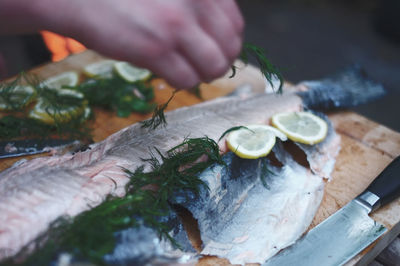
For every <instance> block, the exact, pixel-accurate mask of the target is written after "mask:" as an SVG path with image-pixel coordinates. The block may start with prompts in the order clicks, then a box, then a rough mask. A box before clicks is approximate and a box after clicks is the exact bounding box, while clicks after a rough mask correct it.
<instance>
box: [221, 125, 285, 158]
mask: <svg viewBox="0 0 400 266" xmlns="http://www.w3.org/2000/svg"><path fill="white" fill-rule="evenodd" d="M246 128H247V129H246ZM246 128H241V129H239V130H236V131H233V132H231V133H230V134H229V136H228V137H227V139H226V143H227V145H228V148H229V149H230V150H231V151H232V152H234V153H235V154H236V155H237V156H239V157H240V158H244V159H257V158H260V157H263V156H266V155H268V153H270V151H271V149H272V147H274V145H275V141H276V136H277V135H278V137H282V138H283V140H285V139H286V137H285V136H283V134H282V133H281V132H279V131H278V130H276V129H275V128H273V127H271V126H267V125H249V126H246Z"/></svg>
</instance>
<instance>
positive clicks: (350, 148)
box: [0, 51, 400, 265]
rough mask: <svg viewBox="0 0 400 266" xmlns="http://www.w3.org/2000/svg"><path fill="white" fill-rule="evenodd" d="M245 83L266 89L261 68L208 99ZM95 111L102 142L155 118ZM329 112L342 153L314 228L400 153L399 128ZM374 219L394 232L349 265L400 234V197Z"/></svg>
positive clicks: (42, 71) (91, 58)
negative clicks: (127, 127)
mask: <svg viewBox="0 0 400 266" xmlns="http://www.w3.org/2000/svg"><path fill="white" fill-rule="evenodd" d="M101 59H103V57H102V56H100V55H98V54H96V53H94V52H92V51H86V52H83V53H81V54H77V55H73V56H71V57H69V58H67V59H65V60H63V61H61V62H57V63H50V64H46V65H43V66H40V67H37V68H35V69H33V70H32V71H30V72H31V73H35V74H37V75H39V76H40V77H42V78H47V77H50V76H54V75H56V74H59V73H61V72H64V71H70V70H73V71H78V72H81V70H82V68H83V67H84V66H86V65H87V64H90V63H93V62H96V61H99V60H101ZM244 84H251V85H252V87H254V88H256V89H258V90H262V89H263V88H264V86H265V85H264V80H263V79H262V77H261V75H260V73H259V72H258V71H257V69H256V68H254V67H251V66H247V67H244V66H242V67H241V70H240V71H239V72H238V74H237V76H236V77H235V78H233V79H228V78H226V77H224V78H221V79H219V80H217V81H214V82H213V83H211V84H207V85H206V84H203V85H201V90H202V94H203V97H204V99H206V100H208V99H212V98H216V97H220V96H223V95H226V94H229V93H230V92H232V91H233V90H234V89H235V88H236V87H237V86H240V85H244ZM153 85H154V87H155V92H156V98H155V101H156V102H158V103H164V102H165V101H166V100H167V99H168V98H169V97H170V96H171V93H172V91H173V90H172V89H171V88H170V87H169V86H168V85H167V84H166V83H164V82H163V81H162V80H155V81H154V83H153ZM201 101H202V100H200V99H199V98H197V97H196V96H195V95H193V94H191V93H188V92H186V91H182V92H179V93H177V94H176V97H174V99H173V100H172V102H171V103H170V104H169V106H168V110H172V109H176V108H179V107H182V106H189V105H193V104H197V103H199V102H201ZM95 115H96V116H95V120H94V121H93V122H92V123H93V124H92V126H93V128H94V132H93V133H94V141H101V140H103V139H105V138H106V137H107V136H109V135H110V134H112V133H114V132H116V131H118V130H120V129H122V128H124V127H126V126H128V125H130V124H132V123H135V122H138V121H141V120H143V119H146V118H148V117H149V115H140V114H132V115H130V116H129V117H128V118H119V117H117V116H116V115H115V113H112V112H109V111H105V110H102V109H95ZM328 115H329V117H330V119H331V120H332V121H333V124H334V126H335V128H336V130H337V132H338V133H339V134H340V136H341V151H340V153H339V156H338V158H337V162H336V165H335V169H334V172H333V179H332V181H330V182H327V183H326V188H325V195H324V198H323V201H322V203H321V206H320V208H319V210H318V212H317V214H316V216H315V218H314V220H313V222H312V225H311V226H310V228H312V227H314V226H315V225H317V224H319V223H320V222H321V221H323V220H324V219H326V218H327V217H329V216H330V215H331V214H333V213H334V212H335V211H337V210H338V209H339V208H341V207H343V206H344V205H345V204H346V203H348V202H349V201H350V200H352V199H353V198H354V197H356V196H357V195H358V194H359V193H360V192H362V191H363V190H364V189H365V188H366V187H367V186H368V184H369V183H370V182H371V181H372V180H373V179H374V178H375V177H376V176H377V175H378V174H379V173H380V172H381V171H382V170H383V169H384V168H385V167H386V166H387V165H388V164H389V163H390V162H391V161H392V160H393V159H394V158H395V157H396V156H398V155H400V134H399V133H398V132H395V131H393V130H391V129H389V128H387V127H384V126H382V125H380V124H377V123H375V122H373V121H371V120H368V119H366V118H365V117H362V116H360V115H358V114H356V113H353V112H347V111H342V112H334V113H330V114H328ZM31 157H32V156H31ZM31 157H29V156H28V157H26V158H28V159H29V158H31ZM19 159H21V158H13V159H1V160H0V170H3V169H5V168H8V167H9V166H10V165H12V164H13V163H14V162H16V161H18V160H19ZM372 218H373V219H375V220H376V221H378V222H380V223H383V224H384V225H385V226H386V227H387V228H388V229H389V230H388V232H387V233H386V234H384V235H383V236H382V237H381V238H380V239H378V240H377V241H376V242H375V243H373V244H372V245H370V246H369V247H368V248H367V249H365V250H364V251H363V252H361V253H360V254H358V255H357V256H356V257H355V258H353V259H352V260H351V261H350V262H349V263H348V265H356V264H359V265H365V264H367V263H369V262H371V261H372V260H373V259H374V258H375V257H376V256H377V255H378V254H379V253H380V252H381V251H382V250H383V249H384V248H385V247H386V246H387V245H388V244H389V243H390V242H391V241H392V240H393V239H395V237H396V236H397V235H398V234H399V233H400V199H399V200H396V201H395V202H393V203H391V204H389V205H387V206H385V207H383V208H382V209H379V210H378V211H376V212H375V213H374V214H372ZM199 264H200V265H229V263H228V261H226V260H222V259H218V258H206V259H202V260H200V263H199Z"/></svg>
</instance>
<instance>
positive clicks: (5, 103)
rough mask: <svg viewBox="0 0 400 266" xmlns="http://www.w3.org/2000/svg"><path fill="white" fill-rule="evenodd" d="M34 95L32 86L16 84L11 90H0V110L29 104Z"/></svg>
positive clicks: (18, 107)
mask: <svg viewBox="0 0 400 266" xmlns="http://www.w3.org/2000/svg"><path fill="white" fill-rule="evenodd" d="M35 96H36V92H35V89H34V88H33V87H32V86H21V85H16V86H15V87H14V88H12V89H11V90H7V91H1V92H0V110H12V109H20V108H23V107H25V106H27V105H28V104H30V103H31V102H32V101H33V99H34V98H35Z"/></svg>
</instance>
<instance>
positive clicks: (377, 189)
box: [358, 156, 400, 211]
mask: <svg viewBox="0 0 400 266" xmlns="http://www.w3.org/2000/svg"><path fill="white" fill-rule="evenodd" d="M368 193H369V194H370V193H373V194H374V195H376V196H377V197H378V198H377V200H376V201H375V202H373V204H371V207H372V208H371V211H373V210H375V209H377V208H379V207H380V206H383V205H385V204H387V203H389V202H391V201H392V200H394V199H396V198H397V197H399V196H400V156H399V157H397V158H396V159H394V160H393V161H392V162H391V163H390V164H389V165H388V166H387V167H386V168H385V169H384V170H383V171H382V172H381V173H380V174H379V175H378V177H377V178H375V180H374V181H373V182H372V183H371V184H370V185H369V186H368V188H367V189H366V190H365V191H364V192H363V193H361V195H360V196H359V197H358V198H360V197H362V196H363V195H364V196H365V195H367V194H368Z"/></svg>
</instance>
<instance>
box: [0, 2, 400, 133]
mask: <svg viewBox="0 0 400 266" xmlns="http://www.w3.org/2000/svg"><path fill="white" fill-rule="evenodd" d="M238 3H239V6H240V7H241V10H242V12H243V14H244V17H245V20H246V33H245V39H246V41H247V42H251V43H253V44H256V45H258V46H261V47H263V48H264V49H265V50H266V51H267V54H268V57H269V58H270V59H271V61H272V62H274V63H275V64H276V65H277V66H278V67H279V68H280V69H282V73H283V74H284V77H285V79H286V80H288V81H291V82H294V83H295V82H298V81H301V80H310V79H318V78H321V77H324V76H326V75H329V74H332V73H334V72H336V71H338V70H340V69H341V68H343V67H346V66H348V65H351V64H354V63H358V64H360V65H361V66H363V67H364V68H365V69H366V71H367V73H368V74H369V75H370V76H371V77H372V78H373V79H374V80H376V81H379V82H381V83H382V84H383V85H384V86H385V88H386V90H387V91H388V94H387V95H386V96H385V97H384V98H382V99H380V100H378V101H376V102H373V103H371V104H368V105H364V106H360V107H356V108H354V110H355V111H356V112H358V113H361V114H363V115H365V116H367V117H369V118H370V119H372V120H375V121H377V122H379V123H381V124H384V125H386V126H388V127H390V128H392V129H394V130H396V131H400V119H399V116H400V107H399V106H400V103H399V101H400V85H399V84H400V18H399V14H400V0H250V1H245V0H238ZM1 55H2V56H1ZM50 60H51V54H50V52H49V51H48V48H47V47H46V45H45V44H44V42H43V38H42V36H41V35H39V34H37V35H26V36H0V78H5V77H8V76H11V75H14V74H16V73H18V72H20V71H22V70H28V69H30V68H32V67H34V66H37V65H39V64H43V63H45V62H48V61H50Z"/></svg>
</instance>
